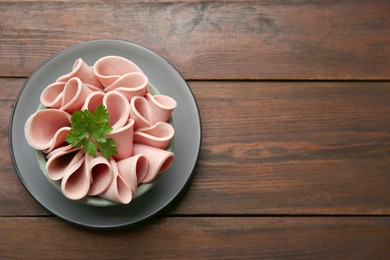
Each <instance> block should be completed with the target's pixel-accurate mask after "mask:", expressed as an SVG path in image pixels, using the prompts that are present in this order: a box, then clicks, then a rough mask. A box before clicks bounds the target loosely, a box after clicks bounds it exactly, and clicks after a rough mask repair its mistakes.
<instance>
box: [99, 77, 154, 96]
mask: <svg viewBox="0 0 390 260" xmlns="http://www.w3.org/2000/svg"><path fill="white" fill-rule="evenodd" d="M147 85H148V78H147V77H146V75H145V74H143V73H140V72H131V73H127V74H125V75H123V76H120V77H119V78H118V79H117V80H115V81H114V82H113V83H112V84H111V85H110V86H108V87H106V88H105V89H104V91H105V92H109V91H112V90H116V91H119V92H121V93H122V94H124V95H125V96H126V98H127V100H128V101H129V102H130V100H131V98H132V97H135V96H144V95H145V93H146V89H147Z"/></svg>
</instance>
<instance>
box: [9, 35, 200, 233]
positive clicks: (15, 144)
mask: <svg viewBox="0 0 390 260" xmlns="http://www.w3.org/2000/svg"><path fill="white" fill-rule="evenodd" d="M107 55H118V56H122V57H125V58H128V59H130V60H132V61H133V62H135V63H136V64H137V65H138V66H139V67H140V68H141V69H142V70H143V71H144V73H145V74H146V75H147V76H148V78H149V81H150V82H151V83H152V84H153V85H155V86H156V87H157V88H158V90H159V91H160V92H161V94H165V95H168V96H171V97H172V98H174V99H175V100H176V101H177V108H176V110H175V111H174V113H173V121H174V122H175V147H174V153H175V155H176V157H175V161H174V164H173V165H172V167H171V168H169V169H168V170H167V171H166V172H164V174H162V175H161V176H160V177H159V179H158V182H157V184H156V185H155V186H154V187H153V188H152V189H151V190H150V191H148V192H147V193H146V194H144V195H143V196H142V197H140V198H138V199H136V200H134V201H132V202H131V203H130V204H128V205H118V206H112V207H94V206H88V205H84V204H81V203H78V202H74V201H71V200H68V199H66V198H65V197H64V196H63V195H62V194H61V193H60V192H58V191H57V190H56V189H55V188H54V187H53V186H52V185H51V184H50V183H49V182H48V181H47V180H46V179H45V177H44V176H43V174H42V173H41V171H40V169H39V167H38V164H37V162H36V158H35V154H34V150H33V149H32V148H31V147H30V146H29V145H28V144H27V142H26V139H25V138H24V124H25V122H26V120H27V118H28V117H29V116H30V115H31V114H32V113H34V111H35V110H36V108H37V106H38V104H39V97H40V93H41V92H42V90H43V89H44V88H45V87H46V86H47V85H49V84H50V83H52V82H54V81H55V80H56V79H57V78H58V77H59V76H60V75H63V74H66V73H68V72H69V71H70V70H71V68H72V65H73V62H74V61H75V60H76V59H77V58H80V57H81V58H82V59H83V60H84V61H85V62H86V63H87V64H90V65H93V64H94V63H95V61H97V60H98V59H99V58H101V57H103V56H107ZM9 139H10V150H11V156H12V159H13V163H14V166H15V169H16V171H17V173H18V175H19V178H20V179H21V181H22V182H23V184H24V185H25V187H26V188H27V190H28V191H29V192H30V194H31V195H32V196H33V197H34V198H35V199H36V200H37V201H38V202H39V203H40V204H42V206H44V207H45V208H46V209H48V210H49V211H51V212H52V213H54V214H55V215H57V216H59V217H61V218H62V219H65V220H67V221H70V222H72V223H75V224H78V225H82V226H85V227H91V228H113V227H122V226H128V225H131V224H134V223H137V222H139V221H142V220H144V219H146V218H148V217H150V216H152V215H154V214H155V213H157V212H158V211H159V210H161V209H162V208H164V207H165V206H167V205H168V204H169V203H170V202H171V201H172V200H173V199H174V198H175V197H176V196H177V195H178V194H179V192H180V191H181V190H182V189H183V187H184V186H185V184H186V183H187V181H188V180H189V178H190V176H191V174H192V171H193V169H194V167H195V164H196V160H197V158H198V154H199V149H200V142H201V124H200V116H199V111H198V107H197V104H196V101H195V99H194V97H193V95H192V93H191V90H190V88H189V87H188V85H187V83H186V81H185V80H184V79H183V77H182V76H181V75H180V74H179V73H178V71H177V70H176V69H175V68H174V67H173V66H172V65H171V64H170V63H169V62H167V61H166V60H165V59H164V58H162V57H161V56H159V55H158V54H156V53H154V52H152V51H150V50H148V49H146V48H144V47H141V46H139V45H136V44H133V43H129V42H124V41H117V40H97V41H89V42H84V43H81V44H78V45H74V46H72V47H69V48H67V49H65V50H63V51H61V52H59V53H58V54H56V55H54V56H52V57H50V58H49V59H48V60H46V61H45V62H44V63H42V64H41V65H40V66H39V67H38V68H37V69H36V70H35V71H34V72H33V73H32V74H31V76H30V77H29V79H28V80H27V81H26V82H25V84H24V86H23V87H22V90H21V91H20V93H19V95H18V97H17V99H16V103H15V106H14V109H13V112H12V115H11V121H10V129H9Z"/></svg>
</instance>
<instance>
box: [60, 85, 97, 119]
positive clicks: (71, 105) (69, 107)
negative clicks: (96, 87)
mask: <svg viewBox="0 0 390 260" xmlns="http://www.w3.org/2000/svg"><path fill="white" fill-rule="evenodd" d="M91 93H92V90H91V89H89V88H88V87H87V86H86V85H85V84H84V83H83V82H81V80H80V79H79V78H71V79H70V80H68V82H67V83H66V85H65V87H64V93H63V96H62V103H61V107H60V110H64V111H66V112H68V113H72V112H74V111H77V110H80V109H81V108H82V107H83V105H84V103H85V100H86V98H87V96H88V95H89V94H91Z"/></svg>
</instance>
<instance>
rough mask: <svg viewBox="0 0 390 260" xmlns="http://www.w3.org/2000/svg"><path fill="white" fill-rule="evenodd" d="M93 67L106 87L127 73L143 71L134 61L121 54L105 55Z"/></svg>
mask: <svg viewBox="0 0 390 260" xmlns="http://www.w3.org/2000/svg"><path fill="white" fill-rule="evenodd" d="M93 67H94V72H95V75H96V76H97V78H98V79H99V81H100V82H101V83H102V85H103V86H104V87H105V88H106V87H108V86H110V85H111V84H113V83H114V82H115V81H116V80H117V79H118V78H119V77H121V76H123V75H125V74H127V73H131V72H141V73H142V71H141V69H140V68H139V67H138V66H137V65H136V64H135V63H134V62H132V61H130V60H128V59H126V58H123V57H120V56H105V57H103V58H101V59H99V60H98V61H96V62H95V64H94V66H93Z"/></svg>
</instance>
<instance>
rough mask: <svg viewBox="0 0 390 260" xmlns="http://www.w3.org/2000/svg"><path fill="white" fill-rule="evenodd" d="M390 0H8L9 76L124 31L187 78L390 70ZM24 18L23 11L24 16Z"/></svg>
mask: <svg viewBox="0 0 390 260" xmlns="http://www.w3.org/2000/svg"><path fill="white" fill-rule="evenodd" d="M389 13H390V2H389V1H384V0H383V1H379V0H377V1H355V0H349V1H314V2H313V1H298V0H296V1H289V3H288V4H286V2H285V1H256V4H254V3H253V2H252V1H234V2H233V1H229V2H217V1H207V2H201V3H197V2H193V1H173V2H171V1H169V2H167V1H161V2H159V1H154V2H153V3H150V2H147V3H146V2H144V1H136V2H134V1H115V2H107V1H77V2H74V1H34V2H30V1H1V3H0V17H1V19H0V28H1V33H0V35H1V37H0V76H28V75H29V74H30V73H31V71H32V70H33V69H35V68H36V67H37V66H38V64H39V63H41V62H43V61H44V60H45V59H46V58H48V57H49V56H51V55H53V54H54V53H56V52H58V51H60V50H62V49H63V48H65V47H68V46H70V45H73V44H76V43H79V42H83V41H88V40H92V39H102V38H103V39H106V38H111V39H123V40H127V41H132V42H135V43H138V44H141V45H143V46H145V47H147V48H150V49H152V50H154V51H156V52H157V53H159V54H161V55H162V56H163V57H165V58H167V59H168V60H169V61H170V62H171V63H172V64H173V65H174V66H176V67H177V68H178V69H179V71H181V72H182V73H183V75H184V76H185V78H186V79H354V80H355V79H387V80H388V79H390V70H389V68H390V45H389V44H388V35H389V33H390V16H389V15H388V14H389ZM15 17H23V19H18V20H17V21H15Z"/></svg>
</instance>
